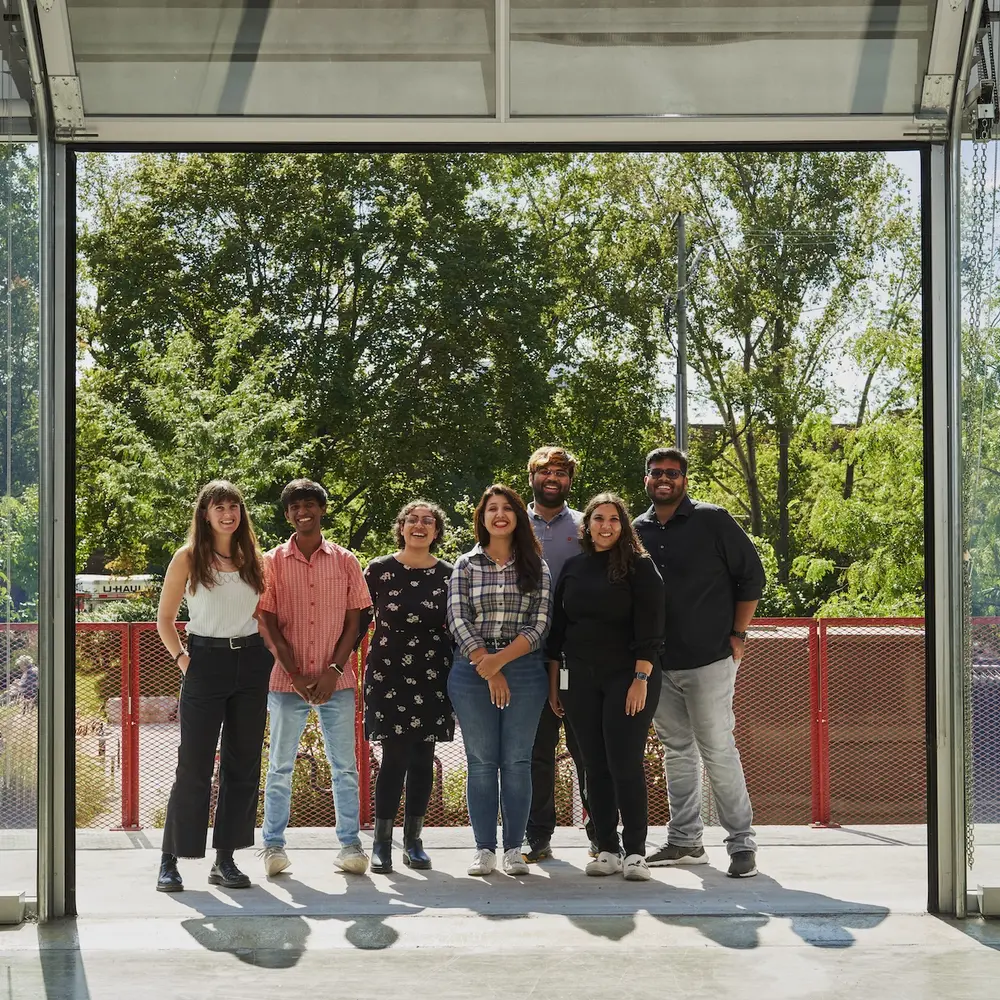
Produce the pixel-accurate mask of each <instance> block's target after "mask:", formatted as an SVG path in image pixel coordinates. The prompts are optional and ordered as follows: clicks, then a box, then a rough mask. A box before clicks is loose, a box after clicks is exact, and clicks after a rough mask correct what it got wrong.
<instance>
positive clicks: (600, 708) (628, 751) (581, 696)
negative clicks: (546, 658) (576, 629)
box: [559, 662, 663, 856]
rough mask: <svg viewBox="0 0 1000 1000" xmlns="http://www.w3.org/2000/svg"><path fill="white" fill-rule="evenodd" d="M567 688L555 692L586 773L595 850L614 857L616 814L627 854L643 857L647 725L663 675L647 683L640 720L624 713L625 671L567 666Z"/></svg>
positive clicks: (656, 671) (656, 672) (656, 673)
mask: <svg viewBox="0 0 1000 1000" xmlns="http://www.w3.org/2000/svg"><path fill="white" fill-rule="evenodd" d="M568 665H569V688H568V690H565V691H560V692H559V700H560V701H561V702H562V706H563V708H564V709H565V710H566V718H567V719H568V720H569V723H570V725H571V726H572V728H573V732H574V733H575V734H576V739H577V742H578V743H579V745H580V752H581V754H582V756H583V766H584V768H585V769H586V772H587V802H588V803H589V806H590V815H591V818H592V819H593V821H594V827H595V837H594V839H595V840H596V841H597V847H598V849H599V850H601V851H610V852H611V853H612V854H617V853H618V849H619V841H618V814H619V813H621V819H622V839H621V845H622V846H623V847H624V849H625V854H626V856H628V855H629V854H641V855H643V856H645V854H646V830H647V826H648V823H649V812H648V802H647V796H646V773H645V770H644V768H643V757H644V755H645V751H646V737H647V736H648V734H649V724H650V720H651V719H652V718H653V712H654V711H656V704H657V702H658V701H659V700H660V687H661V685H662V683H663V674H662V672H661V671H660V668H659V667H654V668H653V672H652V674H650V677H649V680H648V681H647V682H646V704H645V707H644V708H643V709H642V711H641V712H639V714H638V715H626V714H625V695H626V693H627V692H628V689H629V687H630V685H631V684H632V681H633V679H634V678H635V670H634V668H631V667H630V668H629V669H627V670H620V669H607V670H601V669H600V668H595V667H591V666H589V665H587V664H583V663H580V664H574V663H572V662H569V664H568Z"/></svg>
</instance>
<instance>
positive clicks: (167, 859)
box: [156, 853, 184, 892]
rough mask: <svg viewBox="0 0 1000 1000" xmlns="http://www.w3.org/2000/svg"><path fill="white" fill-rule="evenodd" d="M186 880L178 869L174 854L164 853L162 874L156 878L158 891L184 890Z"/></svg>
mask: <svg viewBox="0 0 1000 1000" xmlns="http://www.w3.org/2000/svg"><path fill="white" fill-rule="evenodd" d="M183 890H184V882H183V881H182V880H181V873H180V872H179V871H178V870H177V858H176V856H175V855H173V854H167V853H164V854H162V855H161V856H160V874H159V876H158V877H157V879H156V891H157V892H182V891H183Z"/></svg>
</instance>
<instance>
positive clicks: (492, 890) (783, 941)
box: [0, 826, 1000, 1000]
mask: <svg viewBox="0 0 1000 1000" xmlns="http://www.w3.org/2000/svg"><path fill="white" fill-rule="evenodd" d="M662 833H663V831H662V830H652V831H650V844H651V845H653V844H654V843H656V842H658V840H659V839H660V838H661V836H662ZM396 835H397V845H398V837H399V831H398V830H397V831H396ZM3 836H4V835H3V834H0V846H3V840H2V838H3ZM925 836H926V835H925V831H924V830H923V828H920V827H887V826H880V827H864V828H851V829H837V830H811V829H804V828H799V827H764V828H761V829H760V831H759V841H760V853H759V856H758V863H759V867H760V871H761V874H760V875H758V876H757V877H755V878H751V879H745V880H736V879H729V878H727V877H726V876H725V867H726V853H725V848H724V847H723V846H722V840H721V837H722V834H721V831H719V830H718V829H710V830H709V831H708V832H707V836H706V846H707V847H708V853H709V858H710V864H709V865H705V866H699V867H692V868H660V869H654V870H653V878H652V880H651V881H650V882H647V883H632V882H625V881H624V880H623V879H621V878H620V877H612V878H588V877H586V876H585V875H584V874H583V867H584V865H585V864H586V862H587V860H588V858H587V853H586V840H585V838H584V837H583V835H582V833H581V832H580V831H577V830H572V829H560V830H559V831H558V832H557V836H556V838H555V840H554V843H553V847H554V853H555V857H554V859H552V860H549V861H546V862H543V863H542V864H540V865H535V866H532V868H531V873H530V874H529V875H527V876H523V877H519V878H511V877H508V876H506V875H503V874H502V873H499V872H498V873H495V874H493V875H492V876H490V877H489V878H486V879H482V878H475V877H472V876H469V875H467V874H466V873H465V869H466V866H467V865H468V863H469V860H470V856H471V846H472V841H471V832H470V831H469V830H467V829H435V830H428V831H426V836H425V838H424V845H425V847H426V849H427V850H428V852H429V853H430V854H431V856H432V858H433V861H434V869H433V870H432V871H429V872H411V871H410V870H409V869H407V868H405V867H404V866H403V864H402V856H401V851H400V849H399V848H398V846H397V848H396V850H395V851H394V861H395V863H396V868H397V871H396V872H394V873H393V874H391V875H368V876H363V877H358V876H349V875H345V874H343V873H341V872H338V871H337V870H336V869H335V868H334V866H333V857H334V854H335V851H334V850H333V846H332V839H333V838H332V831H329V830H325V829H323V830H314V829H293V830H290V831H289V845H288V851H289V856H290V857H291V860H292V867H291V869H290V870H289V872H287V873H284V874H282V875H280V876H277V877H276V878H273V879H267V878H266V877H265V876H264V874H263V871H262V869H261V865H260V860H259V859H258V858H256V857H255V856H254V854H253V853H252V852H251V851H244V852H240V853H239V854H238V855H237V861H238V862H239V863H240V865H241V866H242V867H243V869H244V870H245V871H246V872H247V873H248V874H250V875H251V877H252V878H253V879H254V885H253V886H252V887H251V888H250V889H242V890H222V889H218V888H217V887H214V886H209V885H208V884H207V874H208V869H209V866H210V861H209V860H205V861H185V862H182V863H181V873H182V875H183V877H184V881H185V885H186V886H187V889H186V891H185V892H183V893H178V894H175V895H168V894H163V893H157V892H155V891H154V889H153V884H154V880H155V874H156V867H157V863H158V858H159V854H158V851H159V832H158V831H142V832H139V833H132V834H126V833H102V832H97V831H81V833H80V839H79V841H78V844H79V847H80V848H81V850H80V851H79V853H78V856H77V898H78V907H79V910H80V916H79V918H77V919H76V920H73V921H65V922H62V923H59V924H55V925H49V926H46V927H43V928H39V927H38V926H37V925H33V924H27V925H24V926H22V927H20V928H13V929H7V930H0V1000H14V998H16V1000H26V998H43V997H44V998H60V1000H61V998H64V997H65V998H81V1000H89V998H94V1000H104V998H117V997H122V998H129V1000H144V998H146V997H149V998H153V997H156V998H157V1000H159V998H161V997H164V996H169V997H192V998H194V997H214V998H226V1000H228V998H236V997H240V998H243V997H254V998H256V997H262V996H263V997H272V996H293V995H296V994H299V993H304V992H305V991H307V990H308V991H311V992H314V993H315V995H317V996H324V997H337V998H347V997H366V998H368V997H379V996H386V997H388V996H402V997H405V998H406V1000H416V998H423V997H428V998H434V1000H446V998H453V997H454V998H459V997H491V998H492V997H497V998H505V1000H506V998H511V1000H513V998H521V997H529V996H530V997H533V998H547V997H552V998H557V1000H558V998H562V997H566V998H569V997H573V998H574V1000H578V998H581V997H601V998H603V997H609V998H618V997H621V998H623V1000H624V998H630V1000H640V998H646V997H649V998H653V997H656V998H657V1000H663V998H664V997H666V996H670V995H683V996H684V997H685V998H701V997H705V998H709V997H711V998H713V1000H719V998H725V1000H730V998H736V997H748V998H749V997H764V998H784V997H810V998H826V997H829V998H831V1000H832V998H834V997H836V998H837V1000H844V997H845V991H847V995H849V996H851V997H858V998H868V997H871V998H875V997H878V998H879V1000H885V997H886V995H890V996H891V997H893V998H896V997H898V998H899V1000H911V998H912V1000H922V998H924V997H927V998H930V997H937V998H940V997H956V998H957V997H963V998H964V997H973V996H983V997H991V996H996V995H997V993H996V989H997V986H996V984H997V983H998V982H1000V921H997V922H992V923H991V922H984V921H981V920H978V919H977V920H970V921H966V922H964V923H950V922H946V921H942V920H939V919H937V918H934V917H930V916H928V915H926V913H925V912H924V910H925V907H926V848H925ZM977 842H978V845H977V867H976V872H975V873H974V875H973V877H972V880H971V882H972V883H974V882H975V880H976V878H977V876H978V877H980V878H982V879H983V880H989V879H988V875H990V874H993V875H994V876H995V877H994V878H993V879H992V881H993V882H996V881H1000V878H997V877H996V876H1000V830H997V828H995V827H994V828H989V827H986V828H980V830H979V832H978V836H977ZM8 846H13V845H12V844H9V845H8ZM367 846H368V838H367V836H366V847H367ZM28 856H29V852H27V851H19V850H4V851H3V867H4V872H3V879H2V881H3V882H4V884H11V878H12V877H16V875H17V869H18V867H19V866H20V865H25V867H27V866H29V865H30V861H29V857H28ZM978 873H982V874H981V875H980V874H978ZM372 952H378V953H379V954H378V955H377V956H375V955H373V954H372Z"/></svg>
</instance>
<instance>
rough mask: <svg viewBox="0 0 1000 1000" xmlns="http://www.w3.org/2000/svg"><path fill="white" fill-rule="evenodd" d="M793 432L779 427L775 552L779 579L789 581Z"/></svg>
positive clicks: (784, 581)
mask: <svg viewBox="0 0 1000 1000" xmlns="http://www.w3.org/2000/svg"><path fill="white" fill-rule="evenodd" d="M791 437H792V435H791V432H790V431H789V430H788V428H787V427H780V428H778V543H777V545H775V547H774V554H775V556H776V557H777V559H778V581H779V582H780V583H788V575H789V570H790V568H791V567H790V562H791V549H792V546H791V537H790V536H791V529H790V528H789V523H788V492H789V490H788V446H789V442H790V440H791Z"/></svg>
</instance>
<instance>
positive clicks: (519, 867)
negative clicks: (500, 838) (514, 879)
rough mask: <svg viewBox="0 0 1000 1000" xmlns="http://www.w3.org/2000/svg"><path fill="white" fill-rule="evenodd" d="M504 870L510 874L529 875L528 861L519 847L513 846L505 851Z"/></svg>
mask: <svg viewBox="0 0 1000 1000" xmlns="http://www.w3.org/2000/svg"><path fill="white" fill-rule="evenodd" d="M503 870H504V871H505V872H506V873H507V874H508V875H527V874H528V863H527V862H526V861H525V860H524V858H523V857H522V855H521V849H520V848H519V847H512V848H511V849H510V850H509V851H504V852H503Z"/></svg>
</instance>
